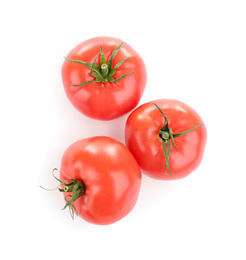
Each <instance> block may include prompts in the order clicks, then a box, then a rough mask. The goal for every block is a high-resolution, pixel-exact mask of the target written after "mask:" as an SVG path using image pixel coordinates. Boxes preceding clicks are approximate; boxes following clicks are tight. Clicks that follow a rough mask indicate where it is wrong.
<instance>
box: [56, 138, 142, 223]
mask: <svg viewBox="0 0 246 260" xmlns="http://www.w3.org/2000/svg"><path fill="white" fill-rule="evenodd" d="M55 170H56V169H55ZM54 177H55V176H54ZM55 178H56V180H57V181H59V183H60V185H59V187H58V188H59V191H60V192H62V193H63V194H64V199H65V207H64V209H66V208H69V211H70V214H71V216H72V218H74V214H77V215H78V216H79V217H81V218H82V219H84V220H86V221H88V222H90V223H93V224H98V225H107V224H112V223H114V222H116V221H119V220H120V219H122V218H123V217H125V216H126V215H128V214H129V213H130V212H131V210H132V209H133V208H134V206H135V204H136V202H137V199H138V196H139V191H140V187H141V178H142V175H141V170H140V168H139V166H138V164H137V162H136V160H135V159H134V157H133V155H132V154H131V153H130V151H129V150H128V149H127V147H126V146H125V145H123V144H122V143H120V142H118V141H116V140H114V139H112V138H110V137H105V136H97V137H90V138H85V139H81V140H79V141H77V142H75V143H73V144H72V145H71V146H69V147H68V148H67V150H66V151H65V152H64V154H63V157H62V160H61V168H60V178H57V177H55Z"/></svg>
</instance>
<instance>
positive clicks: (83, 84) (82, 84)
mask: <svg viewBox="0 0 246 260" xmlns="http://www.w3.org/2000/svg"><path fill="white" fill-rule="evenodd" d="M92 82H96V80H89V81H85V82H82V83H80V84H78V85H71V86H73V87H82V86H85V85H88V84H90V83H92Z"/></svg>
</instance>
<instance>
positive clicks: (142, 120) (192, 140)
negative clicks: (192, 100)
mask: <svg viewBox="0 0 246 260" xmlns="http://www.w3.org/2000/svg"><path fill="white" fill-rule="evenodd" d="M125 141H126V146H127V147H128V149H129V150H130V151H131V153H132V154H133V156H134V157H135V159H136V160H137V162H138V164H139V166H140V168H141V169H142V170H143V173H145V174H146V175H148V176H150V177H152V178H155V179H160V180H173V179H180V178H184V177H186V176H187V175H189V174H190V173H192V172H193V171H194V170H195V169H196V168H197V167H198V166H199V165H200V163H201V161H202V158H203V155H204V151H205V146H206V141H207V130H206V126H205V125H204V122H203V120H202V118H201V117H200V115H199V114H198V113H197V112H196V111H195V110H194V109H193V108H191V107H190V106H188V105H187V104H185V103H183V102H181V101H178V100H173V99H159V100H155V101H152V102H148V103H145V104H143V105H141V106H139V107H138V108H136V109H135V110H134V111H133V112H132V113H131V114H130V116H129V117H128V119H127V122H126V127H125Z"/></svg>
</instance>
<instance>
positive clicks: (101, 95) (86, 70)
mask: <svg viewBox="0 0 246 260" xmlns="http://www.w3.org/2000/svg"><path fill="white" fill-rule="evenodd" d="M62 81H63V85H64V89H65V93H66V95H67V97H68V99H69V100H70V102H71V103H72V104H73V106H74V107H75V108H76V109H77V110H78V111H80V112H81V113H82V114H84V115H86V116H88V117H91V118H94V119H98V120H111V119H115V118H117V117H120V116H122V115H124V114H126V113H128V112H130V111H131V110H133V109H134V108H135V107H136V106H137V105H138V103H139V101H140V99H141V97H142V95H143V92H144V89H145V86H146V81H147V73H146V67H145V64H144V62H143V60H142V58H141V57H140V55H139V54H138V53H137V52H136V51H135V50H134V49H133V48H132V47H131V46H130V45H129V44H128V43H125V42H124V41H122V40H120V39H117V38H113V37H95V38H91V39H89V40H86V41H84V42H82V43H80V44H79V45H77V46H76V47H75V48H73V49H72V50H71V51H70V52H69V53H68V55H67V56H66V57H65V61H64V63H63V66H62Z"/></svg>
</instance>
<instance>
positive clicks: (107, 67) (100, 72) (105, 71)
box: [65, 42, 134, 87]
mask: <svg viewBox="0 0 246 260" xmlns="http://www.w3.org/2000/svg"><path fill="white" fill-rule="evenodd" d="M123 44H124V42H122V43H121V44H120V45H119V46H118V47H116V48H115V49H114V51H113V52H112V54H111V56H110V58H109V61H108V62H107V61H106V58H105V56H104V52H103V49H102V46H101V45H100V52H98V53H97V55H96V57H95V59H94V61H93V63H92V64H91V63H88V62H84V61H81V60H73V59H69V58H66V57H65V59H66V60H68V61H71V62H75V63H79V64H82V65H84V66H86V67H87V68H89V69H90V70H91V71H90V74H91V75H92V76H93V77H95V80H90V81H86V82H82V83H80V84H78V85H72V86H74V87H81V86H84V85H87V84H90V83H92V82H103V83H106V82H108V81H109V82H118V81H120V80H122V79H123V78H125V77H126V76H127V75H129V74H131V73H134V72H129V73H126V74H125V75H123V76H121V77H120V78H117V79H114V78H113V76H114V74H115V72H116V70H117V69H118V68H119V67H120V66H121V65H122V64H123V62H124V61H125V60H127V59H129V58H131V57H133V56H129V57H126V58H124V59H123V60H121V61H120V62H119V63H117V64H116V65H115V67H114V68H113V67H112V64H113V59H114V58H115V56H116V54H117V53H118V52H119V50H120V48H121V46H122V45H123ZM99 53H100V66H99V65H96V64H95V63H96V60H97V57H98V55H99Z"/></svg>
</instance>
